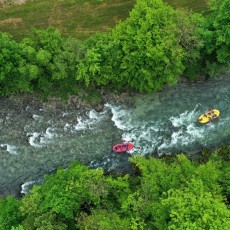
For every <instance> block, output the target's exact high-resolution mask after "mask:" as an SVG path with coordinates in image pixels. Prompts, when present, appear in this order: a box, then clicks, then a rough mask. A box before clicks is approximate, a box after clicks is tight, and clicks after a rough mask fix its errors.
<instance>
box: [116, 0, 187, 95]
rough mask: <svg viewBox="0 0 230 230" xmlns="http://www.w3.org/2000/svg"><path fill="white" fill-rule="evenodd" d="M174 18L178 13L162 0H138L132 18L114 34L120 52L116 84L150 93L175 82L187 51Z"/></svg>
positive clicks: (123, 23)
mask: <svg viewBox="0 0 230 230" xmlns="http://www.w3.org/2000/svg"><path fill="white" fill-rule="evenodd" d="M175 19H176V11H175V10H173V8H172V7H170V6H168V5H166V4H165V3H163V2H162V1H161V0H144V1H143V0H137V3H136V5H135V6H134V8H133V10H132V11H131V13H130V17H129V18H128V19H126V20H125V21H124V22H122V23H120V24H119V25H118V26H117V27H116V29H115V30H114V31H113V36H114V37H115V39H117V40H118V41H119V43H120V49H121V54H120V56H119V57H118V58H119V60H120V66H119V68H120V71H119V76H118V77H117V78H116V79H114V80H115V81H116V83H117V84H128V85H129V86H130V87H132V88H133V89H136V90H138V91H141V92H151V91H152V90H159V89H161V88H162V87H163V85H164V84H169V85H172V84H174V83H176V81H177V79H178V77H179V76H180V75H181V74H182V72H183V70H184V65H183V63H182V60H183V56H184V52H183V49H182V48H181V46H180V44H179V36H178V32H177V24H176V20H175Z"/></svg>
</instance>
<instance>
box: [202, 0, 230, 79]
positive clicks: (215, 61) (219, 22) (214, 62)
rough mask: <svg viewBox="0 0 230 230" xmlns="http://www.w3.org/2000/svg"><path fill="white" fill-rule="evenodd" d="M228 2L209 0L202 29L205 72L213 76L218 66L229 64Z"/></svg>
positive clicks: (229, 6) (229, 15) (229, 28)
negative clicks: (208, 8)
mask: <svg viewBox="0 0 230 230" xmlns="http://www.w3.org/2000/svg"><path fill="white" fill-rule="evenodd" d="M229 12H230V2H229V1H228V0H211V1H210V12H209V14H208V15H207V17H206V30H205V31H204V41H205V50H204V60H206V68H207V70H206V71H207V72H208V73H209V75H211V76H215V75H216V74H217V73H218V72H220V68H221V67H222V68H225V67H229V64H230V25H229V21H230V14H229Z"/></svg>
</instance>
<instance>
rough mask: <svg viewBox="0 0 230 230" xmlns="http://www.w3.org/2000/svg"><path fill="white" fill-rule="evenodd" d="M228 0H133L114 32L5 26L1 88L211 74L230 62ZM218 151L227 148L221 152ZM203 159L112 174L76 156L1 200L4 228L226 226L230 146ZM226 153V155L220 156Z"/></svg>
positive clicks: (86, 85)
mask: <svg viewBox="0 0 230 230" xmlns="http://www.w3.org/2000/svg"><path fill="white" fill-rule="evenodd" d="M229 12H230V2H229V1H228V0H222V1H219V0H211V1H210V7H209V12H208V14H206V15H205V16H204V15H201V14H198V13H191V12H188V11H186V10H182V9H174V8H172V7H171V6H169V5H167V4H165V3H164V2H162V1H161V0H137V2H136V4H135V6H134V8H133V10H132V11H131V13H130V16H129V17H128V18H127V19H126V20H124V21H123V22H121V23H119V24H118V25H117V26H116V27H115V28H114V29H113V30H112V31H111V32H108V33H97V34H95V35H94V36H92V37H90V38H89V39H88V40H86V41H84V42H82V41H79V40H77V39H76V38H73V37H65V36H62V35H61V33H60V32H59V30H57V29H56V28H54V27H49V28H47V29H34V31H33V33H31V35H30V36H28V37H27V38H24V39H22V40H21V41H17V40H15V39H14V38H13V37H11V36H10V35H9V34H6V33H3V32H1V33H0V88H1V89H0V95H6V96H7V95H12V94H16V93H31V92H40V93H41V94H42V95H43V96H48V95H54V94H55V95H57V96H66V97H67V96H68V95H69V94H76V93H77V92H79V91H82V90H87V91H95V90H97V89H100V88H101V87H105V88H106V89H108V90H117V91H121V90H123V91H124V90H132V91H137V92H151V91H153V90H159V89H161V88H162V87H163V86H164V85H165V84H169V85H172V84H175V83H176V82H177V80H178V79H179V77H180V76H187V77H188V78H191V79H196V78H197V76H199V75H201V74H203V75H208V76H210V77H213V76H216V74H217V73H218V72H219V71H220V70H221V69H224V68H228V67H229V61H230V58H229V54H230V52H229V51H230V28H229V19H230V15H229ZM221 151H222V152H221ZM221 151H219V152H217V153H214V154H213V155H212V156H211V157H210V159H208V160H207V161H206V162H201V163H200V164H198V163H196V162H192V161H190V160H189V159H187V158H186V157H185V156H184V155H178V156H177V157H176V158H175V159H170V160H169V161H167V159H154V158H149V159H146V158H143V157H140V156H136V157H132V158H131V159H130V160H131V162H132V163H133V165H134V167H135V172H136V173H137V174H136V175H135V176H130V175H125V176H118V177H112V176H109V175H107V176H106V175H104V173H103V171H102V170H100V169H98V170H90V169H87V167H86V166H83V165H80V164H78V163H75V164H73V165H72V166H71V167H69V168H68V169H67V170H63V169H59V170H58V171H57V173H56V174H54V175H51V176H46V178H45V183H44V184H43V185H40V186H35V187H34V188H33V189H32V190H31V191H30V192H29V194H28V195H27V196H25V197H23V198H22V199H21V200H16V199H14V198H12V197H7V198H6V199H1V200H0V229H4V230H8V229H10V230H27V229H28V230H30V229H31V230H32V229H39V230H51V229H57V230H64V229H97V230H98V229H101V230H104V229H106V230H107V229H108V230H109V229H121V230H123V229H131V230H135V229H162V230H165V229H177V230H178V229H191V230H194V229H223V230H225V229H226V230H227V229H228V228H229V226H230V221H229V215H230V212H229V209H228V207H229V199H230V187H229V186H230V183H229V178H230V175H229V173H230V166H229V158H228V155H229V154H230V149H229V148H226V149H224V150H221ZM223 152H224V154H223Z"/></svg>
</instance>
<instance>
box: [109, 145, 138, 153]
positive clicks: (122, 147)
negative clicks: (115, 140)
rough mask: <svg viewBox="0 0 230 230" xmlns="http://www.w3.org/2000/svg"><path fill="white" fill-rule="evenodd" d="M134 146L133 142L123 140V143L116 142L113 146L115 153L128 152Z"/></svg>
mask: <svg viewBox="0 0 230 230" xmlns="http://www.w3.org/2000/svg"><path fill="white" fill-rule="evenodd" d="M133 148H134V144H133V143H131V142H123V143H122V144H116V145H114V146H113V151H114V152H115V153H124V152H128V151H130V150H131V149H133Z"/></svg>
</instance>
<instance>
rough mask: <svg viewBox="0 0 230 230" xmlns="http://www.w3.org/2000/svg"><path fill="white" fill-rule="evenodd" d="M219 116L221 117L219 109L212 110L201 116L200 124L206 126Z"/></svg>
mask: <svg viewBox="0 0 230 230" xmlns="http://www.w3.org/2000/svg"><path fill="white" fill-rule="evenodd" d="M219 116H220V111H219V110H217V109H212V110H209V111H208V112H206V113H204V114H202V115H201V116H199V122H200V123H201V124H206V123H208V122H210V121H211V120H214V119H216V118H218V117H219Z"/></svg>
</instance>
